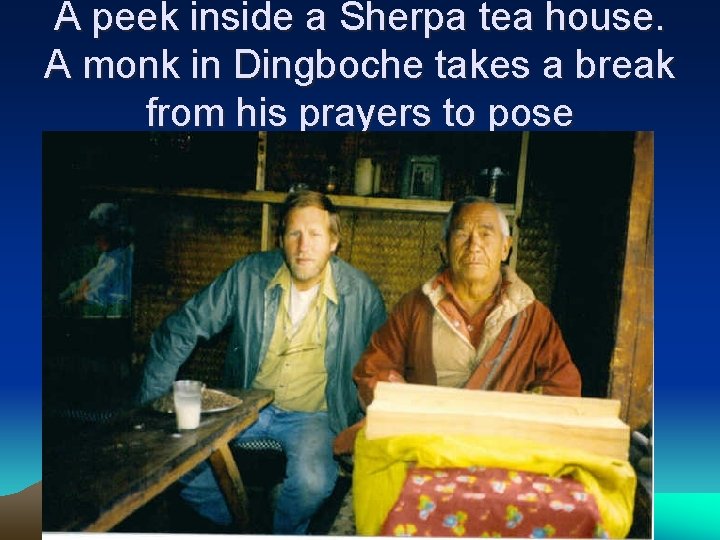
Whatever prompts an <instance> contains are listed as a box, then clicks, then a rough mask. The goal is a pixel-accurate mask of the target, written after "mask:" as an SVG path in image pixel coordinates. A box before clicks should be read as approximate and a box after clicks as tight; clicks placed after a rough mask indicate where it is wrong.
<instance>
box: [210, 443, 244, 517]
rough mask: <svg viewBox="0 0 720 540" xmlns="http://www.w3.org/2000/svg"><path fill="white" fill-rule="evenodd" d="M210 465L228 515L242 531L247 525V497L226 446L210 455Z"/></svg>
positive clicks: (238, 472) (228, 448) (235, 465)
mask: <svg viewBox="0 0 720 540" xmlns="http://www.w3.org/2000/svg"><path fill="white" fill-rule="evenodd" d="M210 465H211V466H212V469H213V472H214V473H215V478H216V479H217V481H218V484H219V486H220V490H221V491H222V492H223V495H224V496H225V501H227V504H228V508H229V509H230V514H231V515H232V516H233V518H234V520H235V523H236V524H237V525H238V527H239V528H240V530H243V529H244V528H245V527H247V524H248V511H247V495H246V493H245V486H244V485H243V482H242V478H240V471H238V468H237V464H236V463H235V459H234V458H233V456H232V453H231V450H230V447H228V445H227V444H223V445H222V446H220V447H219V448H218V449H217V450H214V451H213V453H212V454H210Z"/></svg>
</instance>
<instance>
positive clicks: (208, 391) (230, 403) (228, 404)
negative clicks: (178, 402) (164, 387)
mask: <svg viewBox="0 0 720 540" xmlns="http://www.w3.org/2000/svg"><path fill="white" fill-rule="evenodd" d="M241 403H242V399H240V398H239V397H235V396H231V395H230V394H227V393H225V392H222V391H221V390H214V389H212V388H203V391H202V403H201V409H200V412H203V413H214V412H221V411H229V410H230V409H234V408H235V407H237V406H238V405H240V404H241ZM151 407H152V408H153V409H154V410H156V411H158V412H162V413H168V414H174V413H175V403H174V402H173V395H172V392H170V393H168V394H165V395H164V396H162V397H159V398H158V399H156V400H155V401H153V402H152V405H151Z"/></svg>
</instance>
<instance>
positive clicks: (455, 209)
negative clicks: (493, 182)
mask: <svg viewBox="0 0 720 540" xmlns="http://www.w3.org/2000/svg"><path fill="white" fill-rule="evenodd" d="M477 203H484V204H489V205H491V206H492V207H493V208H495V210H497V213H498V218H499V220H500V232H502V235H503V236H504V237H506V238H507V237H508V236H510V223H508V219H507V216H506V215H505V212H503V209H502V208H500V206H499V205H498V204H497V203H496V202H495V201H491V200H490V199H486V198H485V197H480V196H478V195H467V196H465V197H463V198H462V199H458V200H457V201H455V202H454V203H453V205H452V207H451V208H450V212H449V213H448V215H447V216H446V217H445V222H444V223H443V240H445V242H447V241H448V240H449V238H450V227H452V222H453V220H454V219H455V217H456V216H457V215H458V214H459V213H460V210H462V209H463V208H465V207H466V206H469V205H471V204H477Z"/></svg>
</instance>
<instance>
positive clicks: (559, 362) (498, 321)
mask: <svg viewBox="0 0 720 540" xmlns="http://www.w3.org/2000/svg"><path fill="white" fill-rule="evenodd" d="M436 277H437V276H436ZM436 277H434V278H433V279H431V280H429V281H428V282H427V283H425V284H424V285H423V286H422V287H419V288H417V289H415V290H413V291H411V292H410V293H408V294H406V295H405V296H404V297H403V298H401V299H400V301H399V302H398V304H397V306H395V308H394V310H393V312H392V313H391V314H390V317H389V318H388V320H387V322H386V323H385V324H384V325H383V326H381V327H380V328H379V329H378V330H377V331H376V332H375V334H374V335H373V337H372V339H371V341H370V345H369V346H368V348H367V349H366V350H365V352H364V354H363V356H362V357H361V359H360V361H359V362H358V364H357V365H356V366H355V369H354V371H353V378H354V380H355V382H356V383H357V385H358V390H359V392H360V397H361V398H362V400H363V402H364V403H365V404H369V403H370V402H371V401H372V389H373V388H374V387H375V383H376V382H377V381H384V380H388V375H389V374H390V371H391V370H394V371H397V372H398V373H400V374H401V375H402V376H403V377H404V378H405V380H406V381H407V382H409V383H416V384H432V385H435V384H437V376H436V372H435V366H434V364H433V358H432V343H431V340H432V321H433V316H434V314H435V310H436V309H437V308H436V307H435V306H434V303H435V304H437V299H438V296H443V295H444V293H443V291H442V290H440V291H438V290H437V286H436V283H437V279H436ZM503 281H504V282H503V287H502V288H501V291H500V298H499V301H498V303H497V305H496V306H495V307H494V308H493V310H492V311H491V312H490V315H488V317H487V319H486V323H485V327H484V328H483V342H484V344H485V345H484V346H485V347H486V348H487V350H486V351H485V352H484V354H483V355H482V360H481V362H480V364H479V365H478V367H477V368H476V369H475V371H474V372H473V373H472V374H471V376H470V379H469V380H468V381H467V383H466V385H465V387H466V388H474V389H484V390H501V391H508V392H528V391H534V392H540V393H544V394H551V395H565V396H579V395H580V389H581V382H580V374H579V372H578V370H577V368H576V367H575V365H574V364H573V362H572V359H571V357H570V353H569V351H568V350H567V347H566V346H565V342H564V341H563V338H562V334H561V333H560V328H559V327H558V325H557V323H556V322H555V319H554V318H553V316H552V314H551V313H550V311H549V310H548V308H547V307H545V306H544V305H543V304H542V303H540V302H539V301H538V300H536V299H535V296H534V295H533V293H532V290H531V289H530V287H528V286H527V285H526V284H525V283H524V282H523V281H522V280H521V279H520V278H519V277H517V275H516V274H515V272H513V271H512V270H510V269H506V268H504V269H503ZM482 346H483V345H482V344H481V347H482Z"/></svg>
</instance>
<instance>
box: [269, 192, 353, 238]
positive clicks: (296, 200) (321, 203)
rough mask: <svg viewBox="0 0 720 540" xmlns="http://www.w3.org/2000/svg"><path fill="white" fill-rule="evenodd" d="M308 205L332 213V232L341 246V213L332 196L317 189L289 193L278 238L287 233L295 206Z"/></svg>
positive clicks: (281, 211)
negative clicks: (289, 216) (290, 216)
mask: <svg viewBox="0 0 720 540" xmlns="http://www.w3.org/2000/svg"><path fill="white" fill-rule="evenodd" d="M307 206H314V207H315V208H319V209H321V210H325V211H327V213H328V214H330V234H332V235H333V236H334V237H335V239H337V241H338V248H339V246H340V244H339V243H340V233H341V227H340V214H338V211H337V207H336V206H335V205H334V204H333V202H332V201H331V200H330V197H328V196H327V195H325V194H323V193H318V192H317V191H309V190H300V191H293V192H291V193H289V194H288V196H287V198H286V199H285V202H284V203H283V205H282V207H281V208H280V216H279V219H278V228H277V236H278V239H280V238H282V237H283V235H284V234H285V227H286V226H287V216H288V214H289V213H290V211H291V210H293V209H295V208H305V207H307ZM336 251H337V249H336Z"/></svg>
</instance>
